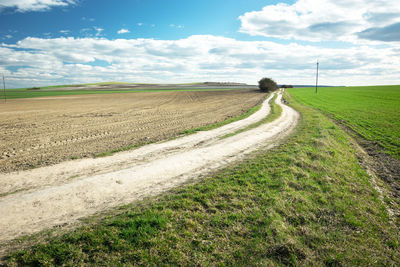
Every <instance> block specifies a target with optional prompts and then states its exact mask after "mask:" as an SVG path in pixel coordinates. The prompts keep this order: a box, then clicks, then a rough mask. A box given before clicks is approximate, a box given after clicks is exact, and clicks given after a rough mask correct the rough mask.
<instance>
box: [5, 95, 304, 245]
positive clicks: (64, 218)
mask: <svg viewBox="0 0 400 267" xmlns="http://www.w3.org/2000/svg"><path fill="white" fill-rule="evenodd" d="M271 97H272V96H271ZM281 97H282V96H281V94H278V97H277V99H276V102H277V104H279V105H280V106H281V107H282V114H281V116H280V117H279V118H278V119H276V120H275V121H273V122H271V123H267V124H263V125H261V126H260V127H257V128H255V129H252V130H249V131H245V132H242V133H240V134H237V135H234V136H232V137H229V138H225V139H221V138H220V137H221V136H223V135H226V134H228V133H231V132H234V131H236V130H238V129H241V128H243V127H245V126H247V125H250V124H252V123H254V122H256V121H258V120H260V119H262V118H263V117H265V116H266V115H267V114H268V113H269V105H268V101H269V99H267V100H266V101H265V102H264V103H263V106H262V108H261V109H260V111H258V112H256V113H254V114H253V115H252V116H250V117H248V118H247V119H244V120H241V121H237V122H234V123H231V124H228V125H225V126H223V127H220V128H218V129H214V130H211V131H205V132H199V133H196V134H193V135H189V136H185V137H182V138H178V139H175V140H171V141H167V142H162V143H157V144H151V145H147V146H144V147H141V148H139V149H136V150H133V151H127V152H123V153H119V154H116V155H114V156H110V157H106V158H98V159H83V160H76V161H70V162H64V163H61V164H58V165H54V166H47V167H43V168H38V169H34V170H28V171H22V172H15V173H9V174H3V175H0V188H1V189H2V190H3V192H1V191H0V194H3V195H4V194H6V193H9V194H8V195H5V196H3V197H1V198H0V214H1V215H2V216H1V217H0V244H2V243H6V242H8V241H10V240H12V239H15V238H17V237H20V236H23V235H26V234H32V233H36V232H39V231H41V230H44V229H47V228H51V227H53V226H56V225H61V224H66V223H73V222H75V221H76V220H77V219H79V218H82V217H86V216H89V215H91V214H94V213H96V212H99V211H102V210H106V209H109V208H112V207H116V206H119V205H123V204H127V203H130V202H132V201H135V200H139V199H142V198H143V197H147V196H152V195H157V194H159V193H161V192H163V191H166V190H168V189H170V188H173V187H176V186H178V185H181V184H182V183H184V182H186V181H188V180H190V179H195V178H198V177H200V176H201V175H203V174H206V173H209V172H210V171H213V170H216V169H219V168H221V167H224V166H226V165H227V164H229V163H231V162H233V161H236V160H238V159H240V158H242V157H243V156H244V155H246V154H248V153H250V152H252V151H254V150H256V149H259V148H261V147H263V148H270V147H272V146H274V145H276V144H277V143H278V142H279V141H280V140H282V139H283V138H284V137H286V136H287V135H288V134H290V133H291V132H292V131H293V129H294V128H295V127H296V125H297V122H298V120H299V114H298V113H297V112H296V111H295V110H293V109H292V108H290V107H288V106H286V105H284V104H283V103H282V102H281ZM13 192H15V193H13Z"/></svg>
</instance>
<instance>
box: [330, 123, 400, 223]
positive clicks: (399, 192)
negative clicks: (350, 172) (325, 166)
mask: <svg viewBox="0 0 400 267" xmlns="http://www.w3.org/2000/svg"><path fill="white" fill-rule="evenodd" d="M331 120H332V121H334V122H336V124H337V125H339V126H340V127H341V128H342V129H343V130H345V131H346V132H347V133H348V134H349V135H350V136H352V137H353V138H354V139H355V142H356V143H357V144H358V145H359V146H360V147H361V148H362V153H357V156H358V159H359V161H360V163H361V165H363V166H364V167H365V168H366V169H367V170H369V172H373V175H376V176H377V177H379V178H380V179H381V180H382V181H384V182H385V183H386V184H387V185H388V186H389V191H390V193H389V192H388V193H389V194H390V195H391V196H392V198H391V199H392V200H394V201H396V202H397V205H400V161H399V160H398V159H395V158H393V157H391V156H389V155H388V154H386V153H385V152H384V149H383V148H382V147H381V146H379V144H378V143H374V142H372V141H369V140H366V139H365V138H363V137H362V136H360V135H359V134H358V133H356V132H355V131H353V130H352V129H350V128H349V127H347V126H346V125H345V124H343V123H341V122H339V121H337V120H334V119H332V118H331ZM356 150H357V149H356ZM363 153H365V154H366V155H363ZM370 175H371V173H370ZM381 189H383V188H381ZM392 213H394V216H396V217H397V218H399V216H400V211H398V210H394V211H392Z"/></svg>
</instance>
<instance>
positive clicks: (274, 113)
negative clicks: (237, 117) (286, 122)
mask: <svg viewBox="0 0 400 267" xmlns="http://www.w3.org/2000/svg"><path fill="white" fill-rule="evenodd" d="M276 97H277V95H276V94H275V96H274V97H273V98H272V99H271V100H270V101H269V105H270V107H271V112H270V113H269V114H268V115H267V116H266V117H265V118H263V119H262V120H260V121H258V122H255V123H253V124H250V125H249V126H247V127H245V128H242V129H239V130H237V131H235V132H233V133H229V134H226V135H224V136H222V137H221V139H223V138H228V137H230V136H234V135H237V134H240V133H242V132H245V131H248V130H251V129H254V128H256V127H258V126H260V125H262V124H264V123H268V122H271V121H274V120H275V119H277V118H279V116H280V115H281V114H282V108H281V106H279V105H277V104H276V103H275V100H276Z"/></svg>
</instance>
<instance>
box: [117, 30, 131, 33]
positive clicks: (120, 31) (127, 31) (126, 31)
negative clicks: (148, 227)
mask: <svg viewBox="0 0 400 267" xmlns="http://www.w3.org/2000/svg"><path fill="white" fill-rule="evenodd" d="M117 33H118V34H124V33H130V31H129V30H128V29H121V30H119V31H117Z"/></svg>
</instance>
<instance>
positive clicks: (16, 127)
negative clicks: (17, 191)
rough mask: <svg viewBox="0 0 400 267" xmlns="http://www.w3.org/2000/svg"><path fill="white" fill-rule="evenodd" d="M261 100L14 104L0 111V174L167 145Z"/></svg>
mask: <svg viewBox="0 0 400 267" xmlns="http://www.w3.org/2000/svg"><path fill="white" fill-rule="evenodd" d="M264 97H265V94H261V93H259V92H257V91H254V90H234V91H218V92H217V91H214V92H207V91H201V92H158V93H157V92H153V93H126V94H125V93H123V94H101V95H73V96H60V97H42V98H28V99H12V100H9V101H7V104H1V105H0V140H1V142H0V172H11V171H16V170H24V169H25V170H26V169H30V168H36V167H40V166H46V165H51V164H56V163H59V162H62V161H65V160H70V159H74V158H84V157H93V155H96V154H99V153H102V152H105V151H111V150H114V149H118V148H122V147H126V146H129V145H133V144H140V143H147V142H149V141H160V140H165V139H168V138H170V137H173V136H176V135H178V134H179V132H181V131H183V130H186V129H191V128H194V127H198V126H203V125H207V124H211V123H215V122H219V121H223V120H225V119H227V118H229V117H232V116H237V115H239V114H242V113H244V112H245V111H247V110H249V109H250V108H251V107H253V106H255V105H257V104H259V103H261V102H262V100H263V98H264Z"/></svg>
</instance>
